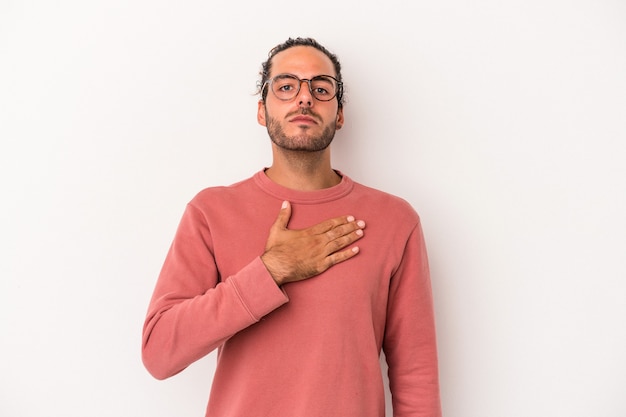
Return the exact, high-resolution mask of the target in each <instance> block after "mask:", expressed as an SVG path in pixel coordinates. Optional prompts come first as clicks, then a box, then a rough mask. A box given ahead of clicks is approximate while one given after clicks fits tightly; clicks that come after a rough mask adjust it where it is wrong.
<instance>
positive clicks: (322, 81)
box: [311, 77, 336, 99]
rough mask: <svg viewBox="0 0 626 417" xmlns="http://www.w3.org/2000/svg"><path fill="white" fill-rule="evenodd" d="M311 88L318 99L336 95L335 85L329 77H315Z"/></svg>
mask: <svg viewBox="0 0 626 417" xmlns="http://www.w3.org/2000/svg"><path fill="white" fill-rule="evenodd" d="M311 88H312V90H313V93H314V94H315V96H316V97H318V98H321V99H323V98H326V97H332V96H333V95H334V94H335V90H336V88H335V83H334V81H333V80H331V79H330V78H327V77H315V78H313V79H312V80H311Z"/></svg>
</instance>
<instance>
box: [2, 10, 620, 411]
mask: <svg viewBox="0 0 626 417" xmlns="http://www.w3.org/2000/svg"><path fill="white" fill-rule="evenodd" d="M290 36H312V37H315V38H317V39H318V40H319V41H320V42H322V43H323V44H325V45H326V46H327V47H328V48H330V49H331V50H332V51H334V52H336V53H337V54H338V55H339V57H340V58H341V59H342V63H343V65H344V78H345V80H346V83H347V99H348V103H347V105H346V109H345V111H346V126H345V127H344V129H343V130H341V131H340V132H339V134H338V135H337V137H336V139H335V143H334V145H333V146H334V150H333V161H334V166H335V168H338V169H341V170H342V171H344V172H345V173H347V174H348V175H350V176H351V177H352V178H354V179H355V180H357V181H360V182H363V183H365V184H368V185H371V186H374V187H377V188H381V189H384V190H386V191H388V192H391V193H394V194H397V195H399V196H401V197H403V198H405V199H406V200H408V201H409V202H411V203H412V204H413V206H414V207H415V208H416V209H417V210H418V212H419V213H420V215H421V217H422V221H423V225H424V230H425V234H426V239H427V242H428V247H429V253H430V258H431V269H432V279H433V285H434V295H435V301H436V313H437V324H438V341H439V352H440V361H441V389H442V399H443V409H444V415H445V416H447V417H530V416H532V417H538V416H539V417H554V416H567V417H589V416H602V417H623V416H624V415H626V400H624V389H625V387H626V355H625V354H624V352H626V220H625V217H626V216H625V211H626V163H625V161H626V145H625V144H624V142H625V140H626V3H624V2H623V1H621V0H575V1H565V0H524V1H522V0H513V1H507V2H502V1H496V0H477V1H472V2H466V1H463V0H443V1H422V0H416V1H412V2H405V1H399V0H391V1H385V2H361V1H359V0H349V1H345V2H336V1H331V0H321V1H318V2H311V3H306V4H304V3H294V2H287V1H283V0H278V1H270V2H257V3H254V4H253V3H251V2H246V3H239V2H223V1H222V2H204V1H183V2H174V1H165V0H156V1H154V0H153V1H147V0H139V1H133V0H131V1H128V0H123V1H122V0H107V1H104V0H94V1H77V0H74V1H71V0H66V1H63V0H61V1H56V2H49V1H44V0H32V1H18V0H0V140H1V147H0V186H1V188H0V192H1V194H2V203H1V205H0V207H1V209H0V210H1V212H0V213H1V215H0V236H1V241H0V353H1V355H2V360H0V416H3V417H36V416H63V417H85V416H90V417H110V416H154V417H167V416H190V417H193V416H202V415H204V414H203V413H204V407H205V403H206V400H207V397H208V391H209V387H210V384H211V377H212V372H213V369H214V360H215V358H214V356H213V355H211V356H209V357H207V358H206V359H203V360H201V361H200V362H198V363H196V364H194V365H193V366H191V367H190V368H188V369H187V370H185V372H183V373H182V374H179V375H177V376H175V377H173V378H171V379H169V380H166V381H156V380H154V379H152V378H151V377H150V376H149V375H148V373H147V372H146V371H145V370H144V368H143V366H142V364H141V359H140V345H141V327H142V323H143V320H144V315H145V313H146V309H147V305H148V301H149V298H150V295H151V292H152V289H153V286H154V283H155V280H156V278H157V275H158V272H159V270H160V267H161V264H162V262H163V259H164V257H165V254H166V251H167V249H168V247H169V244H170V241H171V239H172V237H173V234H174V231H175V229H176V226H177V224H178V221H179V219H180V216H181V214H182V211H183V209H184V206H185V204H186V203H187V201H188V200H189V199H191V198H192V197H193V195H194V194H195V193H196V192H198V191H199V190H200V189H202V188H204V187H207V186H213V185H225V184H230V183H233V182H235V181H239V180H241V179H243V178H247V177H249V176H250V175H252V174H253V173H254V172H256V171H257V170H259V169H261V168H262V167H264V166H267V165H269V164H270V152H269V143H268V139H267V136H266V133H265V131H264V129H263V128H262V127H260V126H259V125H257V123H256V118H255V115H256V101H257V97H256V96H255V95H254V93H255V89H256V82H257V74H258V70H259V66H260V63H261V62H262V61H263V60H264V59H265V58H266V56H267V52H268V50H269V49H270V48H271V47H272V46H274V45H275V44H277V43H280V42H282V41H284V40H285V39H286V38H288V37H290ZM390 215H392V214H390ZM250 417H254V416H250ZM279 417H282V416H279ZM338 417H341V416H338Z"/></svg>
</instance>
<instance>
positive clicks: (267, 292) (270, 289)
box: [233, 256, 289, 321]
mask: <svg viewBox="0 0 626 417" xmlns="http://www.w3.org/2000/svg"><path fill="white" fill-rule="evenodd" d="M233 286H234V288H235V290H236V291H237V294H238V295H239V298H240V299H241V302H242V304H243V305H244V306H245V307H246V309H247V310H248V312H249V313H250V315H251V316H252V318H253V319H254V320H255V321H259V320H261V318H262V317H263V316H265V315H267V314H269V313H271V312H272V311H274V310H276V309H277V308H278V307H280V306H282V305H283V304H285V303H287V302H289V298H288V297H287V294H285V292H284V291H283V290H282V289H281V288H280V287H279V286H278V285H276V282H275V281H274V279H273V278H272V276H271V275H270V273H269V272H268V270H267V268H266V267H265V264H264V263H263V261H261V257H260V256H258V257H256V258H255V259H254V261H252V262H251V263H249V264H248V265H247V266H246V267H245V268H243V269H242V270H241V271H239V273H238V274H237V278H236V279H234V280H233Z"/></svg>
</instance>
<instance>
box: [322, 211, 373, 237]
mask: <svg viewBox="0 0 626 417" xmlns="http://www.w3.org/2000/svg"><path fill="white" fill-rule="evenodd" d="M349 217H351V216H349ZM348 220H349V218H348ZM364 228H365V222H364V221H363V220H359V221H351V222H350V223H346V224H343V225H339V226H337V227H335V228H334V229H331V230H329V231H328V232H326V238H327V239H328V241H329V242H330V241H332V240H335V239H339V238H341V237H342V236H346V235H349V234H350V233H352V232H354V231H357V232H358V234H359V236H361V235H363V231H362V229H364Z"/></svg>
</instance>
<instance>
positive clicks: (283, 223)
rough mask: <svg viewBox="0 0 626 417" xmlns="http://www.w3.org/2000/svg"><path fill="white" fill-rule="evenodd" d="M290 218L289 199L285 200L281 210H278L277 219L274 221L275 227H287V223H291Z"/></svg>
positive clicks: (281, 228) (283, 228)
mask: <svg viewBox="0 0 626 417" xmlns="http://www.w3.org/2000/svg"><path fill="white" fill-rule="evenodd" d="M290 218H291V204H290V203H289V201H283V204H282V206H281V207H280V211H279V212H278V217H276V221H275V222H274V227H276V228H278V229H280V230H285V229H287V225H288V224H289V219H290Z"/></svg>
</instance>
